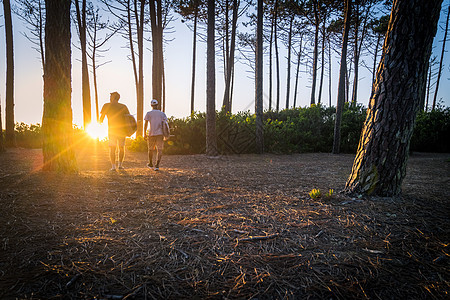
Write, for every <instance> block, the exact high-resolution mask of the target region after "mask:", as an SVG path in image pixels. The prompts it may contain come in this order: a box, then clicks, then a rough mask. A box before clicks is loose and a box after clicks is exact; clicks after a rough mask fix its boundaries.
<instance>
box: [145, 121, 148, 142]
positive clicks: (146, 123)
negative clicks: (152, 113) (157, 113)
mask: <svg viewBox="0 0 450 300" xmlns="http://www.w3.org/2000/svg"><path fill="white" fill-rule="evenodd" d="M147 126H148V121H147V120H145V122H144V139H147Z"/></svg>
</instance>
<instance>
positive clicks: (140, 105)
mask: <svg viewBox="0 0 450 300" xmlns="http://www.w3.org/2000/svg"><path fill="white" fill-rule="evenodd" d="M140 3H141V5H140V8H139V17H138V18H136V28H137V38H138V56H139V61H138V76H139V77H138V85H137V99H136V100H137V102H136V110H137V111H136V113H137V114H136V121H137V130H136V136H137V137H138V136H142V134H143V127H144V124H143V122H144V12H145V3H146V1H145V0H141V1H140ZM135 15H136V17H137V6H136V5H135Z"/></svg>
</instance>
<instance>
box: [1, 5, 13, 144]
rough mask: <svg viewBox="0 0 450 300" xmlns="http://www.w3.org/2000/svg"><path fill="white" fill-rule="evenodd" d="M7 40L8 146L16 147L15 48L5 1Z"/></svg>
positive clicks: (8, 11) (8, 6)
mask: <svg viewBox="0 0 450 300" xmlns="http://www.w3.org/2000/svg"><path fill="white" fill-rule="evenodd" d="M3 14H4V16H5V38H6V99H5V100H6V118H5V119H6V146H8V147H13V146H15V138H14V47H13V28H12V19H11V5H10V1H9V0H3Z"/></svg>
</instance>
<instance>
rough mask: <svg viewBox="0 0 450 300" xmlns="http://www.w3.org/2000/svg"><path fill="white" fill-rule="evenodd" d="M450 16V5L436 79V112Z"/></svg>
mask: <svg viewBox="0 0 450 300" xmlns="http://www.w3.org/2000/svg"><path fill="white" fill-rule="evenodd" d="M449 16H450V5H449V6H448V8H447V21H446V22H445V31H444V40H443V43H442V52H441V60H440V62H439V71H438V75H437V79H436V90H435V91H434V98H433V107H432V108H431V109H432V110H434V109H435V108H436V100H437V95H438V90H439V83H440V81H441V74H442V64H443V63H444V53H445V42H446V40H447V33H448V19H449Z"/></svg>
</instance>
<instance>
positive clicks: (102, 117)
mask: <svg viewBox="0 0 450 300" xmlns="http://www.w3.org/2000/svg"><path fill="white" fill-rule="evenodd" d="M105 113H106V107H105V105H103V107H102V110H101V111H100V120H99V122H100V124H102V123H103V120H104V119H105V115H106V114H105Z"/></svg>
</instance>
